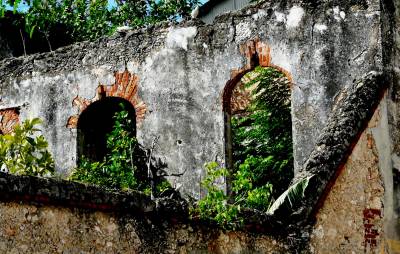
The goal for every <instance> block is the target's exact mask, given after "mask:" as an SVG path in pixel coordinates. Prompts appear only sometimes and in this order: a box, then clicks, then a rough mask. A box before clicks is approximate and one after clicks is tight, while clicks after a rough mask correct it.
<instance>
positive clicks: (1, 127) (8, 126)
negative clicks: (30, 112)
mask: <svg viewBox="0 0 400 254" xmlns="http://www.w3.org/2000/svg"><path fill="white" fill-rule="evenodd" d="M17 123H19V109H18V108H8V109H0V134H7V133H10V132H12V131H13V129H14V126H15V125H16V124H17Z"/></svg>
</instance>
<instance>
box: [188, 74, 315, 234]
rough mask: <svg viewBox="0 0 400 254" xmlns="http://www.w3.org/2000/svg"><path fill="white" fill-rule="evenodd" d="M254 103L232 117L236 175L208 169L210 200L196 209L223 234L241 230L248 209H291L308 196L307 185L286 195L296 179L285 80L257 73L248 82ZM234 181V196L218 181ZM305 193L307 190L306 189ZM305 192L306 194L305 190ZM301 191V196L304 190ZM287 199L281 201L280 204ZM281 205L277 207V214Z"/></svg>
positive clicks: (213, 165)
mask: <svg viewBox="0 0 400 254" xmlns="http://www.w3.org/2000/svg"><path fill="white" fill-rule="evenodd" d="M245 78H246V79H247V80H248V81H247V82H245V87H247V88H249V89H250V90H251V91H252V92H251V94H252V97H253V100H252V101H251V103H250V105H249V106H248V107H247V109H246V112H244V113H242V114H241V115H234V116H233V117H232V119H231V123H232V136H233V140H232V146H233V161H234V165H233V169H231V170H229V171H228V170H226V169H222V168H220V167H219V166H218V164H217V163H215V162H213V163H209V164H206V173H207V175H206V178H205V179H204V180H203V181H202V187H203V188H205V189H206V191H207V194H206V195H205V197H204V198H203V199H201V200H200V201H199V202H198V203H197V207H196V208H195V209H194V214H198V215H199V216H200V217H201V218H203V219H206V218H208V219H211V220H213V221H215V222H216V223H218V224H219V225H221V226H222V227H225V228H234V227H236V226H240V224H241V222H242V221H243V218H240V211H241V210H243V209H244V208H250V209H256V210H259V211H262V212H267V211H268V209H269V208H270V207H271V205H272V203H273V202H274V201H275V200H276V199H278V201H279V202H280V204H286V203H287V201H289V203H290V204H291V203H292V200H293V199H294V198H298V197H300V196H301V195H297V194H299V193H303V194H304V189H305V188H306V187H307V184H308V180H307V181H305V182H302V183H301V184H297V185H294V186H292V187H291V188H290V190H288V191H285V190H286V189H287V188H288V186H289V183H290V181H291V179H292V178H293V155H292V132H291V113H290V91H289V86H288V82H287V79H286V78H285V77H284V75H283V74H282V73H281V72H279V71H277V70H276V69H273V68H261V67H257V68H256V69H255V70H254V71H253V72H250V73H249V74H247V75H246V77H245ZM229 174H230V176H231V177H230V178H231V196H227V195H226V194H225V192H224V190H222V189H221V188H220V187H219V186H218V184H217V182H218V181H217V179H218V178H221V177H223V178H227V177H228V176H229ZM303 187H304V188H303ZM302 188H303V189H302ZM300 189H301V190H303V191H301V190H300ZM282 193H284V194H283V195H282V196H281V197H280V198H278V197H279V196H280V195H281V194H282ZM278 206H279V204H275V206H274V207H273V210H274V211H275V210H276V209H277V207H278Z"/></svg>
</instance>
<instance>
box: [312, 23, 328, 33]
mask: <svg viewBox="0 0 400 254" xmlns="http://www.w3.org/2000/svg"><path fill="white" fill-rule="evenodd" d="M314 28H315V30H317V31H318V32H320V33H324V32H325V30H326V29H328V27H327V26H326V25H325V24H315V26H314Z"/></svg>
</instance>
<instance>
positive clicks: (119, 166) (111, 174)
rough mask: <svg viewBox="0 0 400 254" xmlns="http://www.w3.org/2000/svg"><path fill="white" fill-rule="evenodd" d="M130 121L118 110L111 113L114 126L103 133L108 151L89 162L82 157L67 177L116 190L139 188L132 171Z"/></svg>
mask: <svg viewBox="0 0 400 254" xmlns="http://www.w3.org/2000/svg"><path fill="white" fill-rule="evenodd" d="M132 124H133V123H132V120H130V119H129V118H128V112H127V111H125V110H122V111H120V112H117V113H116V114H115V116H114V127H113V130H112V131H111V133H109V134H108V136H107V149H108V154H107V155H106V156H105V157H104V159H103V161H90V160H89V159H87V158H85V157H82V158H81V159H80V161H79V165H78V167H77V168H76V169H75V170H74V171H73V172H72V174H71V175H70V177H69V179H70V180H74V181H79V182H85V183H92V184H96V185H100V186H104V187H108V188H116V189H141V186H140V183H138V181H137V177H136V176H135V173H136V171H137V166H136V165H135V158H134V155H135V153H134V150H135V148H136V147H137V141H136V138H135V137H134V133H133V130H134V127H133V126H132Z"/></svg>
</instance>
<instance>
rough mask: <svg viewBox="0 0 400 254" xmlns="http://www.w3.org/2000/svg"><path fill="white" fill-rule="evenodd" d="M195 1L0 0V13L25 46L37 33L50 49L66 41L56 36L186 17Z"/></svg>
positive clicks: (76, 37) (71, 37)
mask: <svg viewBox="0 0 400 254" xmlns="http://www.w3.org/2000/svg"><path fill="white" fill-rule="evenodd" d="M198 3H199V0H117V1H115V3H114V4H113V5H110V4H109V1H108V0H1V5H0V17H2V18H3V19H11V20H12V22H11V23H12V24H11V25H12V26H13V28H14V30H15V31H18V30H20V35H21V38H20V39H21V40H20V43H21V44H25V45H23V46H24V48H27V47H29V45H28V44H29V43H30V41H31V39H32V38H34V36H36V40H44V41H45V42H46V43H47V46H48V50H50V51H51V50H53V49H54V48H55V47H54V45H56V46H65V45H66V44H64V45H63V43H60V42H59V41H58V40H57V37H59V38H60V40H62V41H64V42H65V43H67V44H69V43H72V42H79V41H83V40H95V39H97V38H99V37H101V36H103V35H109V34H111V33H113V32H114V31H115V30H116V28H117V27H120V26H129V27H133V28H135V27H140V26H145V25H149V24H154V23H157V22H160V21H165V20H174V21H176V20H180V19H184V18H186V17H187V16H188V15H189V14H190V12H191V10H192V9H193V8H194V7H195V6H196V5H197V4H198ZM7 10H8V11H7ZM10 10H11V11H12V13H11V11H10ZM0 23H1V20H0ZM6 23H7V22H6ZM8 23H10V22H9V21H8ZM25 52H26V49H25Z"/></svg>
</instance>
